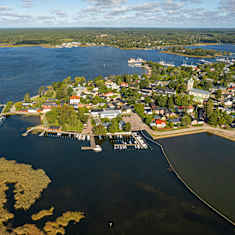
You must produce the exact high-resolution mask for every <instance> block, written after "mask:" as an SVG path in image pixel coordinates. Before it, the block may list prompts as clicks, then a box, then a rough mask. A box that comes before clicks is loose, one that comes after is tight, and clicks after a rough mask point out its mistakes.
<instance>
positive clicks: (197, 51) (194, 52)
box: [166, 46, 231, 57]
mask: <svg viewBox="0 0 235 235" xmlns="http://www.w3.org/2000/svg"><path fill="white" fill-rule="evenodd" d="M166 53H173V54H179V55H185V56H192V57H216V56H229V55H231V52H227V51H217V50H208V49H202V48H187V47H182V46H181V47H179V46H177V47H170V48H168V49H167V51H166Z"/></svg>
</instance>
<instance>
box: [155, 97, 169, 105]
mask: <svg viewBox="0 0 235 235" xmlns="http://www.w3.org/2000/svg"><path fill="white" fill-rule="evenodd" d="M157 103H158V105H159V106H161V107H166V105H167V96H163V95H160V96H158V97H157Z"/></svg>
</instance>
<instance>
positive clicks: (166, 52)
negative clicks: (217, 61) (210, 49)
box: [160, 51, 222, 59]
mask: <svg viewBox="0 0 235 235" xmlns="http://www.w3.org/2000/svg"><path fill="white" fill-rule="evenodd" d="M160 53H164V54H169V55H178V56H184V57H190V58H206V59H214V58H216V57H219V56H222V54H221V55H215V56H209V55H207V56H195V55H187V54H181V53H177V52H171V51H161V52H160Z"/></svg>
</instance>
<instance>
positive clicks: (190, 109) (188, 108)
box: [175, 105, 194, 114]
mask: <svg viewBox="0 0 235 235" xmlns="http://www.w3.org/2000/svg"><path fill="white" fill-rule="evenodd" d="M175 110H176V112H177V113H184V112H186V113H188V114H190V113H192V112H193V111H194V108H193V106H192V105H189V106H178V107H176V108H175Z"/></svg>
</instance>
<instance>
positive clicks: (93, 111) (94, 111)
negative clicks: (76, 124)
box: [91, 109, 102, 117]
mask: <svg viewBox="0 0 235 235" xmlns="http://www.w3.org/2000/svg"><path fill="white" fill-rule="evenodd" d="M101 112H102V110H97V109H96V110H92V111H91V116H92V117H99V115H100V113H101Z"/></svg>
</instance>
